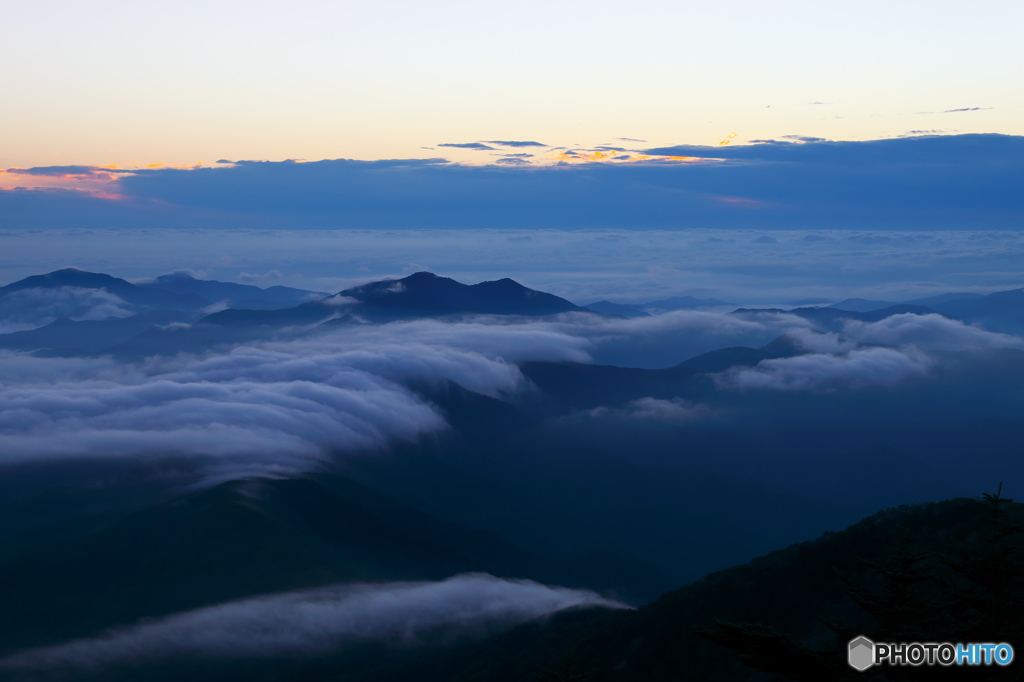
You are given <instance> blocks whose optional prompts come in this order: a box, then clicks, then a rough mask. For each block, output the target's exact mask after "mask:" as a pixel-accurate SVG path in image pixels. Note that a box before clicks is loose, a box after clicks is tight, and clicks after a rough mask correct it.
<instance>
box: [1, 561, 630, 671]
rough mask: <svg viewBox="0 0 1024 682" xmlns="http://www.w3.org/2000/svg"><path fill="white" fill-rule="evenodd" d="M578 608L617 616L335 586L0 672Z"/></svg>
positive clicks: (227, 608)
mask: <svg viewBox="0 0 1024 682" xmlns="http://www.w3.org/2000/svg"><path fill="white" fill-rule="evenodd" d="M581 606H601V607H605V608H627V607H626V606H625V605H623V604H620V603H618V602H614V601H611V600H608V599H605V598H603V597H600V596H599V595H597V594H594V593H593V592H588V591H584V590H572V589H567V588H563V587H549V586H547V585H541V584H539V583H535V582H532V581H529V580H504V579H499V578H494V577H492V576H490V575H485V574H465V575H459V576H455V577H452V578H449V579H447V580H443V581H440V582H433V583H426V582H418V583H383V584H372V585H344V586H338V587H327V588H320V589H315V590H309V591H303V592H292V593H287V594H280V595H273V596H269V597H259V598H255V599H246V600H242V601H236V602H230V603H227V604H222V605H219V606H213V607H208V608H203V609H198V610H196V611H189V612H186V613H181V614H178V615H174V616H169V617H167V618H161V619H158V620H152V621H148V622H144V623H141V624H139V625H135V626H132V627H126V628H119V629H116V630H113V631H111V632H109V633H107V634H105V635H102V636H100V637H97V638H95V639H89V640H80V641H76V642H71V643H69V644H63V645H60V646H54V647H48V648H45V649H37V650H33V651H29V652H25V653H22V654H18V655H16V656H13V657H10V658H7V659H5V660H3V661H0V668H7V669H19V668H21V669H24V668H60V667H65V668H67V667H70V668H90V667H96V666H102V665H105V664H110V663H116V662H120V661H127V662H131V661H138V660H146V659H159V658H174V659H182V658H197V657H198V658H204V657H205V658H221V657H225V658H231V657H246V658H251V657H274V656H280V655H288V654H318V653H328V652H332V651H336V650H338V649H340V648H343V647H345V646H346V645H350V644H359V643H362V642H368V641H381V642H386V643H390V644H402V645H414V644H416V643H417V641H419V640H420V638H421V637H424V636H432V637H436V636H438V635H440V636H442V637H445V638H447V639H455V638H459V637H465V636H476V635H480V634H485V633H487V632H488V631H489V630H491V629H493V628H495V627H502V626H511V625H516V624H519V623H522V622H526V621H529V620H533V619H536V618H540V617H543V616H546V615H548V614H550V613H553V612H555V611H560V610H562V609H567V608H572V607H581Z"/></svg>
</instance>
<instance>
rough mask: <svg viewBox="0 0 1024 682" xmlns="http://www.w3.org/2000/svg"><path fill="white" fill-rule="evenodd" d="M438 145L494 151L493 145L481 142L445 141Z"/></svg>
mask: <svg viewBox="0 0 1024 682" xmlns="http://www.w3.org/2000/svg"><path fill="white" fill-rule="evenodd" d="M437 146H438V147H455V148H457V149H478V150H489V151H494V147H491V146H489V145H486V144H484V143H483V142H447V143H444V144H439V145H437Z"/></svg>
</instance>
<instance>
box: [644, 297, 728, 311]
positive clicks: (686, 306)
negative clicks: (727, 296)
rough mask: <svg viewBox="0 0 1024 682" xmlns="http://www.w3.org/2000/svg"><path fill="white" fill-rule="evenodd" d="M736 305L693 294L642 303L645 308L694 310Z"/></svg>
mask: <svg viewBox="0 0 1024 682" xmlns="http://www.w3.org/2000/svg"><path fill="white" fill-rule="evenodd" d="M729 305H734V304H733V303H728V302H726V301H719V300H718V299H717V298H694V297H693V296H671V297H669V298H660V299H658V300H657V301H649V302H647V303H640V304H639V306H640V307H641V308H643V309H644V310H660V311H665V310H693V309H696V308H716V307H719V306H729Z"/></svg>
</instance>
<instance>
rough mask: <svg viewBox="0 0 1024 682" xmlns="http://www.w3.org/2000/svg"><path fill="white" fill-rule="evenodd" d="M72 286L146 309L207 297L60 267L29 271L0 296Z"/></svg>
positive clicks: (194, 304) (183, 306)
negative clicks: (38, 272)
mask: <svg viewBox="0 0 1024 682" xmlns="http://www.w3.org/2000/svg"><path fill="white" fill-rule="evenodd" d="M60 287H76V288H82V289H103V290H105V291H107V292H109V293H111V294H114V295H116V296H119V297H120V298H121V299H123V300H124V301H126V302H127V303H130V304H132V305H135V306H141V307H144V308H149V309H169V310H198V309H199V308H202V307H204V306H208V305H210V303H211V301H209V300H208V299H206V298H203V297H202V296H198V295H196V294H194V293H175V292H173V291H164V290H163V289H153V288H147V287H139V286H136V285H134V284H132V283H131V282H128V281H127V280H123V279H120V278H117V277H111V276H110V275H105V274H103V273H98V272H86V271H84V270H79V269H77V268H64V269H63V270H55V271H53V272H50V273H47V274H45V275H33V276H31V277H26V278H25V279H22V280H18V281H17V282H14V283H12V284H8V285H7V286H4V287H0V299H3V298H5V297H7V296H9V295H10V294H13V293H15V292H18V291H23V290H25V289H57V288H60Z"/></svg>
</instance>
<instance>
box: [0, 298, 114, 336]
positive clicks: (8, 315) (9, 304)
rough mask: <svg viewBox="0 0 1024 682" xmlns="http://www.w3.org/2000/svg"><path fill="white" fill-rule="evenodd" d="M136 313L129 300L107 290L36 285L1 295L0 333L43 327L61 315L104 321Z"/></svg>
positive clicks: (70, 317)
mask: <svg viewBox="0 0 1024 682" xmlns="http://www.w3.org/2000/svg"><path fill="white" fill-rule="evenodd" d="M132 314H133V312H132V311H131V310H130V306H129V305H128V303H127V302H125V301H124V300H123V299H121V298H120V297H119V296H117V295H116V294H112V293H109V292H108V291H106V290H104V289H86V288H82V287H55V288H39V287H35V288H29V289H22V290H20V291H13V292H11V293H9V294H7V295H6V296H4V297H3V298H0V333H10V332H13V331H21V330H23V329H33V328H35V327H41V326H43V325H45V324H49V323H50V322H53V321H54V320H56V319H57V318H60V317H66V318H69V319H72V320H103V319H106V318H108V317H128V316H129V315H132Z"/></svg>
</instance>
